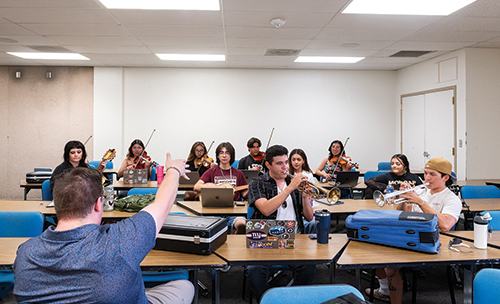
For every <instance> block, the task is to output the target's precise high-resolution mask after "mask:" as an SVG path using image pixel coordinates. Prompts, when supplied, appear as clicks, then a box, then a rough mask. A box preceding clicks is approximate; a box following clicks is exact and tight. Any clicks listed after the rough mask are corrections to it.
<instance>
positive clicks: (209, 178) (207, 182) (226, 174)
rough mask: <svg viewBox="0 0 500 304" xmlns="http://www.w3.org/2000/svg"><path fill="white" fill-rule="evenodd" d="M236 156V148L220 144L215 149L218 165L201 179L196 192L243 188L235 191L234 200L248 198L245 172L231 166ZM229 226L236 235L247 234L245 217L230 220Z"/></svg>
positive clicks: (225, 143) (229, 144)
mask: <svg viewBox="0 0 500 304" xmlns="http://www.w3.org/2000/svg"><path fill="white" fill-rule="evenodd" d="M234 156H235V152H234V147H233V145H231V143H229V142H222V143H220V144H219V145H218V146H217V148H216V149H215V157H216V158H217V164H218V165H217V166H215V167H212V168H210V169H208V170H207V171H206V172H205V173H204V174H203V175H202V176H201V177H200V180H199V181H198V182H197V183H196V184H195V185H194V190H195V191H196V192H198V193H200V192H201V188H202V187H227V186H231V187H233V188H237V187H242V188H244V189H242V190H238V191H234V200H235V201H239V200H241V199H242V198H246V197H247V193H248V187H244V186H245V185H247V181H246V179H245V175H243V172H241V171H240V170H238V169H235V168H233V167H232V166H231V165H232V164H233V163H234ZM233 220H234V221H233ZM231 222H232V223H231ZM229 225H230V226H231V225H232V226H234V228H235V230H236V233H243V232H245V219H244V218H243V217H236V218H230V222H229Z"/></svg>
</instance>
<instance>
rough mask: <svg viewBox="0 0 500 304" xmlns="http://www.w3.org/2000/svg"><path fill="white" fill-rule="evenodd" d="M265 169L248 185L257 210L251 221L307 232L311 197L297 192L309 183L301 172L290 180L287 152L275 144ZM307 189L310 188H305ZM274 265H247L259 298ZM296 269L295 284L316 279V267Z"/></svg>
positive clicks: (250, 196)
mask: <svg viewBox="0 0 500 304" xmlns="http://www.w3.org/2000/svg"><path fill="white" fill-rule="evenodd" d="M265 166H266V168H267V169H268V170H269V171H268V173H265V174H263V175H261V176H259V177H257V178H255V179H254V180H253V181H252V182H251V183H250V186H249V194H248V204H249V206H250V207H252V208H253V209H254V212H253V213H252V217H251V218H252V219H277V220H295V221H296V222H297V227H298V231H296V233H304V222H303V220H302V217H304V218H305V219H306V220H307V221H311V220H312V219H313V217H314V213H313V208H312V206H311V204H310V203H309V199H310V197H309V195H307V194H306V191H304V192H303V193H302V194H301V193H300V192H299V191H298V190H297V188H298V187H299V185H301V184H302V183H304V182H305V181H307V179H308V178H307V176H305V175H303V174H302V173H298V174H296V175H295V176H294V177H293V178H292V177H290V175H289V173H288V170H289V163H288V150H287V148H285V147H284V146H281V145H274V146H271V147H269V149H267V151H266V162H265ZM306 187H307V186H306ZM270 267H271V265H266V266H264V265H255V266H248V267H247V269H246V276H247V277H248V282H249V284H250V288H251V289H252V292H253V293H254V295H255V296H256V298H257V299H259V301H260V298H261V297H262V295H263V294H264V292H265V291H266V290H267V289H268V288H269V282H268V280H267V278H268V277H269V270H270ZM290 267H291V268H293V270H294V281H293V285H310V284H312V282H313V279H314V273H315V270H316V268H315V266H314V265H290Z"/></svg>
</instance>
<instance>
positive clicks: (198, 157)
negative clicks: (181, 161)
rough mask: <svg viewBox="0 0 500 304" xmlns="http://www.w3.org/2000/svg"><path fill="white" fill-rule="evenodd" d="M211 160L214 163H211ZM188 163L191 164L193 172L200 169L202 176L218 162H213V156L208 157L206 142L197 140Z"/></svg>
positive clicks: (190, 168) (192, 147) (189, 168)
mask: <svg viewBox="0 0 500 304" xmlns="http://www.w3.org/2000/svg"><path fill="white" fill-rule="evenodd" d="M203 159H207V160H208V161H203ZM210 162H212V164H210ZM186 165H188V166H189V167H188V170H191V172H195V171H198V172H199V173H200V176H202V175H203V173H205V171H207V170H208V169H210V168H211V167H213V166H215V165H216V164H215V163H214V162H213V159H212V158H208V157H207V148H206V146H205V144H204V143H203V142H202V141H197V142H195V143H194V144H193V145H192V146H191V151H190V152H189V156H188V158H187V162H186Z"/></svg>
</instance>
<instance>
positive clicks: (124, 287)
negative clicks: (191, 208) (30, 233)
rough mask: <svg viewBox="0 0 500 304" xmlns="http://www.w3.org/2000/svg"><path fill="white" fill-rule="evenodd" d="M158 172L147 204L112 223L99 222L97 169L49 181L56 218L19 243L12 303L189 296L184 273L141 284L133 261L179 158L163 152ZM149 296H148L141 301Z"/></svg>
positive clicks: (142, 251) (156, 221)
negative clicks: (159, 282)
mask: <svg viewBox="0 0 500 304" xmlns="http://www.w3.org/2000/svg"><path fill="white" fill-rule="evenodd" d="M165 168H166V169H165V171H166V175H165V179H164V181H163V183H162V184H161V186H160V188H159V189H158V192H157V194H156V199H155V201H154V203H152V204H151V205H149V206H147V207H145V208H144V209H143V210H142V211H140V212H138V213H137V214H135V215H133V216H132V217H130V218H126V219H124V220H122V221H120V222H118V223H116V224H111V225H102V226H100V225H99V224H100V223H101V219H102V213H103V187H102V182H101V175H100V174H99V172H97V171H96V170H93V169H89V168H75V169H73V170H71V171H69V172H64V173H63V174H62V175H60V177H59V178H58V179H57V182H56V184H55V187H54V204H55V206H54V207H55V210H56V214H57V217H58V218H59V222H58V224H57V227H54V226H50V227H49V228H48V229H47V230H45V231H44V232H43V233H42V235H41V236H39V237H34V238H31V239H29V240H28V241H26V242H25V243H23V244H21V245H20V246H19V248H18V250H17V257H16V260H15V262H14V273H15V277H14V279H15V285H14V294H15V296H16V299H17V301H18V302H19V303H32V302H33V303H172V304H173V303H175V304H177V303H186V304H187V303H191V301H192V299H193V295H194V287H193V284H191V282H189V281H187V280H177V281H171V282H168V283H166V284H162V285H158V286H156V287H153V288H151V289H148V290H145V289H144V283H143V280H142V275H141V267H140V263H141V262H142V260H143V259H144V258H145V257H146V255H147V254H148V252H149V251H150V250H151V249H153V247H154V246H155V240H156V236H157V234H158V232H159V231H160V228H161V227H162V225H163V223H164V222H165V219H166V217H167V214H168V212H169V211H170V209H171V208H172V205H173V203H174V201H175V197H176V195H177V187H178V180H179V177H180V176H181V175H185V172H186V169H185V161H183V160H171V159H170V154H167V160H166V164H165ZM148 301H149V302H148Z"/></svg>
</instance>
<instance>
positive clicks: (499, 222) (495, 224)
mask: <svg viewBox="0 0 500 304" xmlns="http://www.w3.org/2000/svg"><path fill="white" fill-rule="evenodd" d="M485 213H489V214H490V215H491V220H489V221H488V225H490V226H491V229H492V230H496V231H498V230H500V211H484V212H481V214H485Z"/></svg>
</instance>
